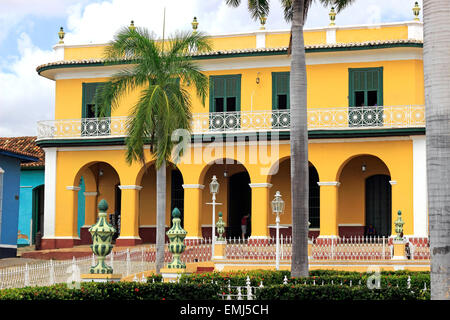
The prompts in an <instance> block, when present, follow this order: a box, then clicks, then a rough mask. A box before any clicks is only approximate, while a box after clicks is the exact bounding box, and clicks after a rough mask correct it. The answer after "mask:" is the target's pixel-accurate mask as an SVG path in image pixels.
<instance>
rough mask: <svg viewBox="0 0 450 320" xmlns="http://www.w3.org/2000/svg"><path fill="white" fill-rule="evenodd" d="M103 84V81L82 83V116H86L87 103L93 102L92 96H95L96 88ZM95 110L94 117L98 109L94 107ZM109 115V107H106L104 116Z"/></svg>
mask: <svg viewBox="0 0 450 320" xmlns="http://www.w3.org/2000/svg"><path fill="white" fill-rule="evenodd" d="M102 84H104V82H90V83H83V90H82V91H83V97H82V103H83V106H82V112H81V117H82V118H87V116H88V105H89V104H93V102H94V98H95V93H96V91H97V89H98V88H99V87H100V86H101V85H102ZM95 110H96V117H97V116H98V114H99V110H98V108H95ZM110 116H111V107H109V108H108V110H107V112H106V117H110Z"/></svg>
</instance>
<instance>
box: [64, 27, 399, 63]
mask: <svg viewBox="0 0 450 320" xmlns="http://www.w3.org/2000/svg"><path fill="white" fill-rule="evenodd" d="M266 31H267V33H266V47H267V48H278V47H286V46H288V45H289V37H290V32H289V31H287V32H282V33H280V32H270V30H266ZM304 39H305V45H307V46H308V45H317V44H325V43H326V30H325V29H323V30H317V29H314V30H305V31H304ZM397 39H408V27H407V26H406V25H399V26H382V27H364V26H362V27H355V28H345V27H343V28H339V27H337V31H336V41H337V42H338V43H351V42H367V41H377V40H378V41H380V40H397ZM210 40H211V46H212V49H213V50H236V49H251V48H256V35H255V34H252V33H247V34H242V35H227V36H225V35H224V36H214V35H213V36H211V38H210ZM104 48H105V45H92V46H91V45H86V46H72V47H71V46H68V47H65V50H64V60H80V59H99V58H103V57H104Z"/></svg>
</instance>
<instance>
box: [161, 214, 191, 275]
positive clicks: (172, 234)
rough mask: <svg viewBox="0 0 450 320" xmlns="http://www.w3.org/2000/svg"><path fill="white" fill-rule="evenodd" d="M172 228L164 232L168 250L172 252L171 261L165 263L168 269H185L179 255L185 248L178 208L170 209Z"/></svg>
mask: <svg viewBox="0 0 450 320" xmlns="http://www.w3.org/2000/svg"><path fill="white" fill-rule="evenodd" d="M172 223H173V224H172V228H170V229H169V231H167V232H166V234H167V237H169V251H170V252H171V253H172V262H170V263H169V264H168V265H167V268H169V269H186V264H185V263H184V262H182V261H181V259H180V256H181V254H182V253H183V252H184V249H186V246H185V244H184V238H185V237H186V235H187V232H186V230H184V229H183V228H182V227H181V212H180V210H178V208H174V209H173V211H172Z"/></svg>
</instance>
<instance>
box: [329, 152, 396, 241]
mask: <svg viewBox="0 0 450 320" xmlns="http://www.w3.org/2000/svg"><path fill="white" fill-rule="evenodd" d="M390 175H391V173H390V170H389V168H388V166H387V165H386V163H385V162H384V161H383V160H382V159H380V158H379V157H378V156H376V155H371V154H359V155H354V156H352V157H349V158H348V159H347V160H346V161H345V162H344V163H343V165H342V166H341V168H339V176H337V180H336V181H339V182H340V186H339V190H338V226H339V235H341V236H355V235H366V234H367V227H368V225H367V221H369V220H370V221H371V219H369V220H368V219H367V216H368V215H369V214H370V215H371V216H373V215H377V219H378V216H382V217H383V219H382V220H383V222H382V225H381V224H380V225H378V226H377V229H383V235H384V233H386V231H385V230H390V228H391V215H392V212H391V206H392V193H391V185H390V184H389V181H390ZM374 176H377V177H380V179H381V176H383V177H384V178H382V179H381V180H380V179H378V180H379V181H378V180H377V181H378V182H377V186H378V187H377V189H376V190H375V189H374V190H375V191H372V193H370V194H368V193H367V192H368V189H367V186H368V181H369V183H371V180H370V178H371V177H374ZM380 184H382V185H383V187H382V188H381V187H380ZM376 199H384V200H383V201H385V202H386V203H385V204H384V205H383V207H379V208H378V209H380V210H378V209H375V208H374V207H373V206H374V203H376V202H377V200H376ZM375 211H376V213H375ZM380 221H381V220H380Z"/></svg>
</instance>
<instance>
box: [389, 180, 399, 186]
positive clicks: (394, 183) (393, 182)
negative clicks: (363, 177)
mask: <svg viewBox="0 0 450 320" xmlns="http://www.w3.org/2000/svg"><path fill="white" fill-rule="evenodd" d="M389 183H390V184H391V186H395V185H396V184H397V181H396V180H389Z"/></svg>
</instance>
